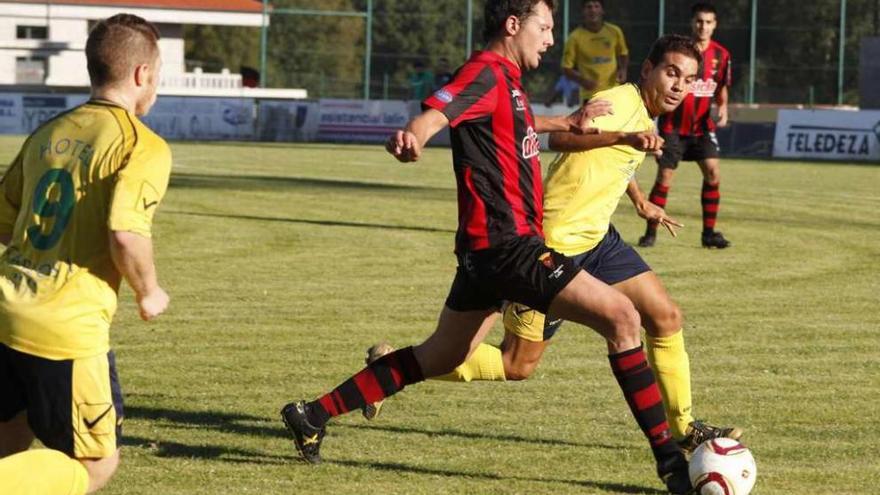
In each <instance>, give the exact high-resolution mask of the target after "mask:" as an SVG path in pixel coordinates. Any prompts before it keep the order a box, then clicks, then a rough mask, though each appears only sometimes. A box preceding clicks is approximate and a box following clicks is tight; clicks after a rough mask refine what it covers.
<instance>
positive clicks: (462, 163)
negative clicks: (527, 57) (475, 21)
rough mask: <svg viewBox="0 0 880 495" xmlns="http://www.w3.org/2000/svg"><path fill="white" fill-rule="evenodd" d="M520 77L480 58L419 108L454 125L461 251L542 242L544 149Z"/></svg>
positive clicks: (509, 66) (499, 60)
mask: <svg viewBox="0 0 880 495" xmlns="http://www.w3.org/2000/svg"><path fill="white" fill-rule="evenodd" d="M521 75H522V74H521V71H520V68H519V67H518V66H517V65H516V64H514V63H513V62H511V61H510V60H508V59H506V58H504V57H502V56H501V55H498V54H497V53H494V52H490V51H482V52H475V53H474V54H473V56H471V58H470V59H469V60H468V61H467V62H466V63H465V64H464V65H463V66H461V67H460V68H459V69H458V71H456V73H455V75H454V77H453V78H452V81H450V82H449V84H447V85H446V86H443V87H442V88H440V89H439V90H438V91H437V92H435V93H434V94H433V95H432V96H430V97H429V98H427V99H426V100H425V101H424V102H422V106H423V107H424V108H434V109H436V110H439V111H440V112H442V113H443V114H444V115H446V117H447V118H448V119H449V127H450V136H451V140H452V162H453V166H454V168H455V180H456V183H457V186H458V233H457V234H456V239H455V250H456V252H463V251H476V250H480V249H486V248H490V247H494V246H497V245H498V244H500V243H502V242H504V241H507V240H510V239H512V238H515V237H522V236H541V237H543V231H542V230H541V228H542V227H541V223H542V221H543V215H544V212H543V204H542V198H543V194H544V192H543V185H542V183H541V162H540V158H539V156H538V155H539V153H540V144H539V141H538V135H537V133H536V132H535V119H534V116H533V115H532V111H531V108H530V106H529V101H528V98H527V97H526V93H525V91H524V90H523V88H522V82H521Z"/></svg>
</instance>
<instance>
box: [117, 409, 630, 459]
mask: <svg viewBox="0 0 880 495" xmlns="http://www.w3.org/2000/svg"><path fill="white" fill-rule="evenodd" d="M125 417H126V418H127V419H143V420H149V421H155V422H159V423H161V422H169V423H173V424H174V426H175V427H177V428H198V429H210V430H213V431H220V432H224V433H235V434H239V435H248V436H261V437H276V438H284V439H290V438H291V437H290V435H289V434H288V433H287V430H285V429H284V426H283V425H282V423H281V419H280V418H261V417H258V416H251V415H248V414H240V413H227V412H218V411H182V410H175V409H161V408H155V407H143V406H126V407H125ZM343 428H348V429H355V430H374V431H383V432H388V433H396V434H410V435H427V436H436V437H454V438H464V439H469V440H495V441H499V442H509V443H525V444H529V445H547V446H564V447H579V448H585V449H605V450H619V449H621V448H623V446H620V445H607V444H590V443H578V442H571V441H569V440H563V439H554V438H533V437H527V436H520V435H509V434H497V433H491V432H470V431H460V430H453V429H448V428H447V429H442V430H429V429H423V428H411V427H406V426H390V425H377V424H375V423H371V424H359V425H354V424H346V423H340V424H331V425H330V427H329V429H330V434H331V435H332V432H333V430H336V429H343Z"/></svg>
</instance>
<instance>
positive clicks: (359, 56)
mask: <svg viewBox="0 0 880 495" xmlns="http://www.w3.org/2000/svg"><path fill="white" fill-rule="evenodd" d="M336 3H337V5H338V7H339V8H336V9H333V8H330V9H328V8H326V5H327V4H326V3H324V2H318V3H314V2H311V3H310V2H309V0H302V1H298V0H278V1H277V2H273V5H272V7H271V8H270V7H269V6H268V3H267V10H266V16H265V18H266V19H268V20H269V21H270V22H269V23H268V28H267V29H264V30H262V43H261V55H262V57H261V59H262V68H263V73H264V74H266V72H267V71H268V75H269V78H268V84H269V85H270V86H280V85H294V86H298V87H305V88H306V89H308V90H309V94H310V95H312V96H314V97H344V98H358V97H363V98H370V99H380V98H385V99H388V98H391V99H399V98H409V97H411V96H412V87H411V86H412V85H411V83H410V77H411V76H412V73H413V63H414V62H415V61H417V60H419V61H422V62H423V63H424V64H425V65H426V66H427V67H428V68H432V67H436V66H437V64H438V63H439V61H440V59H441V58H446V59H448V60H449V62H450V64H451V65H452V66H453V68H454V67H456V66H457V65H459V64H460V63H462V62H463V61H464V60H465V59H466V56H467V54H468V53H469V50H470V49H475V48H479V47H481V46H482V44H483V42H482V39H481V34H480V31H481V26H482V10H483V6H484V2H483V1H482V0H433V1H430V2H427V1H424V0H417V1H416V0H339V1H337V2H336ZM557 3H558V4H559V5H558V8H557V15H556V19H557V28H556V33H555V35H556V38H557V43H556V45H555V46H554V47H553V49H552V50H551V51H550V52H549V53H548V55H547V56H545V58H544V61H543V64H542V67H541V68H540V69H538V70H537V71H534V72H532V73H529V74H528V75H527V77H526V84H527V86H528V88H529V90H530V92H531V93H532V94H533V98H534V95H536V94H537V95H539V98H540V95H543V94H546V93H548V92H549V90H550V88H552V84H553V82H554V81H555V80H556V78H557V76H558V74H559V71H560V69H559V63H560V60H561V57H562V46H563V42H564V40H565V38H566V37H567V33H568V32H570V31H571V30H572V29H574V28H576V27H577V26H578V25H579V24H580V12H581V8H582V5H583V0H562V1H558V2H557ZM692 3H693V2H692V1H690V0H606V2H605V11H606V20H607V21H608V22H612V23H614V24H617V25H619V26H620V27H621V28H622V29H623V31H624V34H625V36H626V38H627V43H628V45H629V48H630V66H629V76H630V79H631V80H635V79H636V78H637V77H638V69H639V66H640V64H641V61H642V59H643V58H644V56H645V55H646V54H647V51H648V48H649V47H650V45H651V43H652V42H653V41H654V40H655V39H656V38H657V36H658V35H659V34H664V33H671V32H676V33H682V34H688V33H689V32H690V6H691V4H692ZM314 5H317V6H318V7H316V8H308V7H309V6H314ZM321 6H324V7H321ZM715 6H716V8H717V9H718V20H719V25H718V29H717V31H716V33H715V39H716V40H717V41H719V42H720V43H721V44H723V45H725V46H726V47H727V48H728V49H729V50H730V52H731V54H732V58H733V64H734V65H733V72H734V84H733V87H732V91H731V98H732V101H734V102H740V103H762V104H767V103H770V104H796V103H803V104H817V105H840V104H849V105H857V104H858V80H859V78H858V55H859V46H860V40H861V39H862V38H863V37H866V36H876V35H877V34H878V32H880V21H878V17H880V0H802V1H799V0H725V1H717V2H715ZM339 17H345V18H347V19H348V24H347V26H348V27H347V28H346V30H341V31H339V32H340V33H343V34H344V35H346V36H348V38H347V39H346V40H345V41H343V42H341V43H333V42H332V40H331V41H329V42H328V40H327V39H326V38H322V37H320V36H315V37H310V36H308V35H304V36H300V37H298V38H297V41H298V42H297V43H295V46H279V45H280V44H281V43H283V41H282V40H283V39H285V38H284V35H285V30H287V29H291V28H290V26H298V28H297V29H303V28H312V29H314V30H316V32H322V30H326V29H328V26H331V25H333V23H336V25H338V23H339V19H338V18H339ZM355 32H356V34H357V35H356V36H355V37H354V38H352V37H351V36H352V33H355ZM288 39H289V38H288ZM288 44H289V42H288ZM305 54H308V56H318V59H317V60H319V62H317V63H313V64H309V65H308V66H301V67H299V68H298V69H297V70H288V71H284V70H281V69H277V68H273V63H272V61H273V59H274V58H277V57H284V56H290V57H298V56H305ZM339 58H345V59H346V60H349V62H348V63H347V66H346V68H345V70H340V69H339V64H334V61H335V60H336V59H339ZM352 60H355V61H356V63H353V62H351V61H352ZM274 65H277V64H274ZM278 72H284V73H283V74H279V73H278ZM273 73H274V74H273Z"/></svg>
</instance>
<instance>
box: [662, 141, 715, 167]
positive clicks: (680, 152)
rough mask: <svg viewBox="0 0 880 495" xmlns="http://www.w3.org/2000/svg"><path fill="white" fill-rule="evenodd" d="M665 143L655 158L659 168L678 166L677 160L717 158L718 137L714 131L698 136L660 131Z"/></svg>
mask: <svg viewBox="0 0 880 495" xmlns="http://www.w3.org/2000/svg"><path fill="white" fill-rule="evenodd" d="M660 137H662V138H663V140H664V141H665V143H664V144H663V154H662V155H660V157H659V158H657V165H659V166H660V167H661V168H671V169H675V168H678V162H680V161H686V162H698V161H702V160H706V159H708V158H718V156H719V155H718V138H716V137H715V133H714V132H706V133H703V134H701V135H699V136H682V135H680V134H678V133H671V134H667V133H665V132H664V133H660Z"/></svg>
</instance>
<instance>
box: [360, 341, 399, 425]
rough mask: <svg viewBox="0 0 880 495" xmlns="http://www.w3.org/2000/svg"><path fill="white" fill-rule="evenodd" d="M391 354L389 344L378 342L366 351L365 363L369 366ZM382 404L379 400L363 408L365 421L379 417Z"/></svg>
mask: <svg viewBox="0 0 880 495" xmlns="http://www.w3.org/2000/svg"><path fill="white" fill-rule="evenodd" d="M392 352H394V347H392V346H391V344H389V343H388V342H379V343H378V344H375V345H373V346H372V347H370V348H369V349H367V358H366V360H365V362H366V363H367V365H368V366H369V364H370V363H372V362H374V361H375V360H377V359H379V358H380V357H382V356H384V355H386V354H390V353H392ZM384 402H385V401H383V400H380V401H379V402H373V403H370V404H367V405H366V406H364V407H363V408H362V409H361V412H362V413H363V415H364V418H366V419H367V421H371V420H373V419H374V418H375V417H376V416H378V415H379V411H381V410H382V404H383V403H384Z"/></svg>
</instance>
